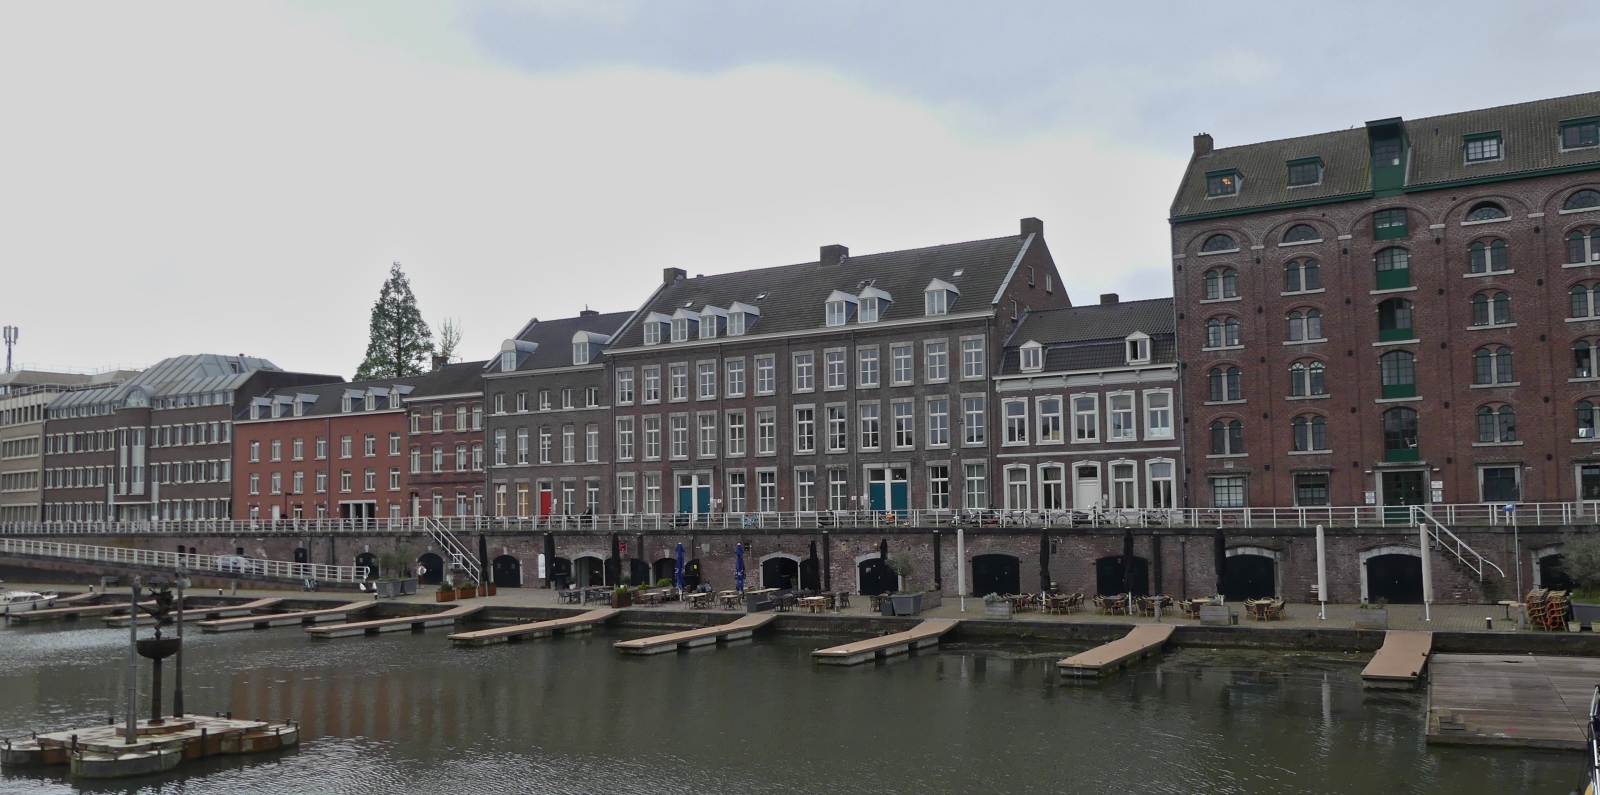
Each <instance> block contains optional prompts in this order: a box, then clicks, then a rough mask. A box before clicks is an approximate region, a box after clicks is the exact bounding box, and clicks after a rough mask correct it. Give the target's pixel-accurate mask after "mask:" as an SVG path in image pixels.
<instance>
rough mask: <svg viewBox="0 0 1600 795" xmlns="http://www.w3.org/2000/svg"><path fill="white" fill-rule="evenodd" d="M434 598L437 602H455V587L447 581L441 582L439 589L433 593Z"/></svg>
mask: <svg viewBox="0 0 1600 795" xmlns="http://www.w3.org/2000/svg"><path fill="white" fill-rule="evenodd" d="M433 600H434V601H435V602H454V601H455V600H456V589H455V587H454V586H452V585H450V583H447V582H441V583H439V590H437V591H435V592H434V593H433Z"/></svg>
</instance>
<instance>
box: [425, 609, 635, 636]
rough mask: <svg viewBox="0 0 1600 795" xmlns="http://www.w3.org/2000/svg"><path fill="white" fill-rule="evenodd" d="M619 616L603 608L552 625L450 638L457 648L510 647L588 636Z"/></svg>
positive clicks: (545, 623) (553, 621)
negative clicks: (533, 640) (562, 635)
mask: <svg viewBox="0 0 1600 795" xmlns="http://www.w3.org/2000/svg"><path fill="white" fill-rule="evenodd" d="M616 615H617V611H616V610H615V609H614V608H610V607H602V608H600V609H598V610H590V611H589V612H587V613H580V614H578V615H575V616H567V617H565V618H555V619H551V620H549V621H535V622H533V623H531V624H514V625H512V626H509V627H492V628H490V629H480V630H475V631H473V632H457V633H455V634H454V635H451V636H450V642H451V643H454V644H455V645H457V646H488V645H490V644H493V643H507V642H510V641H513V640H521V639H523V638H547V637H549V636H551V635H554V634H555V633H557V632H588V631H589V630H591V629H594V628H595V625H596V624H604V623H606V622H607V621H610V620H611V619H612V618H613V617H615V616H616Z"/></svg>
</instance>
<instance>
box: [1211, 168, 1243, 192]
mask: <svg viewBox="0 0 1600 795" xmlns="http://www.w3.org/2000/svg"><path fill="white" fill-rule="evenodd" d="M1239 182H1240V179H1239V172H1238V170H1237V169H1231V168H1230V169H1228V170H1227V171H1208V172H1206V198H1208V199H1214V198H1217V197H1219V196H1234V195H1237V194H1238V193H1239Z"/></svg>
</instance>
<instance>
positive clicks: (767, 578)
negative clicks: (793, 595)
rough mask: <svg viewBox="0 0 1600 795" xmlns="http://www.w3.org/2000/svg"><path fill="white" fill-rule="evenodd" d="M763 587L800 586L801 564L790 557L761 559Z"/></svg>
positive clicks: (793, 587)
mask: <svg viewBox="0 0 1600 795" xmlns="http://www.w3.org/2000/svg"><path fill="white" fill-rule="evenodd" d="M761 587H763V588H784V589H788V590H794V589H795V588H798V587H800V564H799V563H796V562H794V561H792V560H790V559H788V558H767V559H766V560H763V561H761Z"/></svg>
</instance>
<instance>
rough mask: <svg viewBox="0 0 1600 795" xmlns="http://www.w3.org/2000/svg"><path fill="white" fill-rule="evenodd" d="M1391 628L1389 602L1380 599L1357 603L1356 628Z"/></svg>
mask: <svg viewBox="0 0 1600 795" xmlns="http://www.w3.org/2000/svg"><path fill="white" fill-rule="evenodd" d="M1388 628H1389V603H1388V601H1387V600H1384V599H1379V600H1378V601H1376V602H1362V603H1361V604H1359V605H1356V629H1388Z"/></svg>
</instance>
